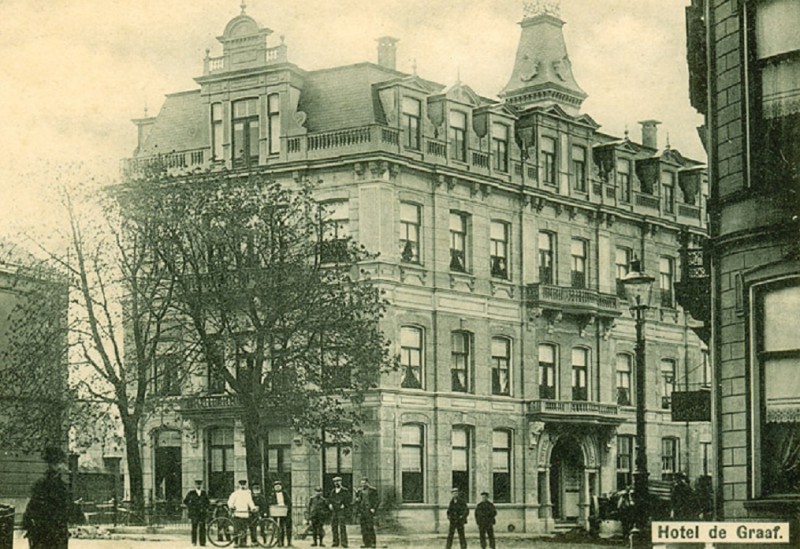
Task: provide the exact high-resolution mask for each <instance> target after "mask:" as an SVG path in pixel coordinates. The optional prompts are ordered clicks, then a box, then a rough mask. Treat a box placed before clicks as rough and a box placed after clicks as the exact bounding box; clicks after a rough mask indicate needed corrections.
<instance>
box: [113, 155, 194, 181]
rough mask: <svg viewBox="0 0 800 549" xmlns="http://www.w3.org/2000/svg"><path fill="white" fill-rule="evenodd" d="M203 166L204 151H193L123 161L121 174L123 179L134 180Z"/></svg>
mask: <svg viewBox="0 0 800 549" xmlns="http://www.w3.org/2000/svg"><path fill="white" fill-rule="evenodd" d="M205 165H206V149H194V150H189V151H180V152H171V153H166V154H157V155H154V156H146V157H142V158H128V159H125V160H123V161H122V174H123V176H125V177H134V178H135V177H138V176H144V175H155V174H159V173H175V172H186V171H189V170H193V169H202V168H204V167H205Z"/></svg>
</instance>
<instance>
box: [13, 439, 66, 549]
mask: <svg viewBox="0 0 800 549" xmlns="http://www.w3.org/2000/svg"><path fill="white" fill-rule="evenodd" d="M42 457H43V458H44V460H45V462H46V463H47V473H45V476H44V477H42V478H40V479H39V480H37V481H36V483H35V484H34V485H33V488H32V489H31V499H30V501H28V506H27V507H26V508H25V514H23V515H22V528H23V529H24V530H25V532H26V534H25V535H26V536H27V538H28V544H29V545H30V548H31V549H66V548H67V546H68V544H69V529H68V527H67V522H68V520H69V514H70V510H71V508H72V500H71V498H70V497H69V491H68V490H67V485H66V484H65V483H64V481H63V480H62V479H61V473H62V472H63V471H65V470H66V463H65V462H66V455H65V453H64V451H63V450H62V449H61V448H57V447H48V448H46V449H45V450H44V453H43V455H42Z"/></svg>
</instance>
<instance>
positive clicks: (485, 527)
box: [475, 492, 497, 549]
mask: <svg viewBox="0 0 800 549" xmlns="http://www.w3.org/2000/svg"><path fill="white" fill-rule="evenodd" d="M496 516H497V509H495V506H494V503H492V502H491V501H489V492H481V502H480V503H479V504H478V506H477V507H476V508H475V522H477V523H478V532H479V533H480V536H481V547H482V548H483V549H486V538H487V537H488V538H489V547H491V548H492V549H494V522H495V517H496Z"/></svg>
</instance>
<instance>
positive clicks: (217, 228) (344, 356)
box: [120, 172, 396, 479]
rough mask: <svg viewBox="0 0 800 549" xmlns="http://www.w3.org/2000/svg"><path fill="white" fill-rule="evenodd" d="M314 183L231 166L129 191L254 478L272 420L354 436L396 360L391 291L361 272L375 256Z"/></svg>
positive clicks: (316, 433) (130, 206) (128, 205)
mask: <svg viewBox="0 0 800 549" xmlns="http://www.w3.org/2000/svg"><path fill="white" fill-rule="evenodd" d="M311 191H312V189H311V187H310V186H309V185H301V186H300V187H299V188H296V189H288V188H285V187H283V186H281V185H279V184H277V183H275V182H273V181H270V180H268V179H267V178H266V177H263V176H259V175H250V176H249V177H245V178H242V177H236V176H230V175H228V174H226V173H224V172H223V173H218V174H201V175H194V176H192V177H191V178H189V179H177V180H175V179H170V178H161V179H158V178H149V179H144V180H140V181H137V182H131V183H130V184H128V185H127V186H126V187H125V189H124V191H122V192H121V193H120V196H121V197H122V201H123V202H124V204H125V206H124V209H125V210H126V211H127V212H128V213H129V215H131V216H132V218H134V219H136V220H139V221H141V222H142V224H143V225H144V226H152V227H154V228H155V230H154V231H153V232H152V233H150V234H151V235H152V236H153V237H154V243H153V249H154V250H155V251H156V253H157V254H158V258H159V260H160V261H161V263H163V265H164V266H165V268H166V269H168V270H169V271H170V273H171V275H172V281H173V283H174V285H175V286H174V297H175V299H174V304H175V305H176V314H177V315H179V316H180V317H182V318H185V319H186V321H187V322H188V323H189V324H190V326H191V328H192V329H191V332H192V334H193V336H194V337H195V338H196V344H197V346H198V348H199V349H201V350H202V353H203V355H204V357H205V361H206V363H207V364H208V368H209V373H210V374H211V375H212V378H213V377H217V378H218V379H219V381H220V382H221V383H224V384H225V385H226V386H227V388H228V391H230V392H231V393H233V394H234V395H236V396H237V397H238V402H239V405H240V410H241V413H240V416H239V418H240V420H241V422H242V424H243V427H244V432H245V445H246V451H247V470H248V476H249V477H250V478H253V479H255V478H259V477H260V475H261V471H262V454H261V444H262V438H263V433H264V432H265V430H266V429H267V428H268V427H269V426H277V425H281V426H287V427H291V428H293V429H294V430H295V431H296V432H299V433H300V434H301V435H302V436H304V437H305V438H306V439H307V440H309V441H310V442H312V443H315V444H316V443H319V442H320V437H321V436H322V435H321V434H322V433H323V432H324V433H326V434H327V435H328V436H333V437H334V438H336V437H345V436H352V434H354V433H357V432H358V430H359V426H360V425H361V424H362V422H363V419H364V417H363V410H362V409H361V406H360V405H361V404H362V402H363V399H364V397H365V394H366V393H367V391H369V389H370V388H373V387H375V386H376V384H377V383H378V380H379V377H380V375H381V372H382V371H384V370H386V369H390V368H395V367H396V360H395V359H394V358H393V357H392V356H391V354H390V352H389V345H388V342H387V341H386V340H385V338H384V336H383V333H382V332H381V329H380V320H381V318H382V315H383V312H384V308H385V301H384V300H383V299H382V298H381V296H380V292H379V291H378V290H377V289H376V288H375V287H374V286H373V285H372V284H371V283H370V282H369V281H368V280H367V279H366V278H365V277H363V275H362V274H361V273H360V271H359V268H358V264H359V262H360V261H362V260H365V259H367V258H369V257H370V256H369V254H368V253H367V252H366V251H365V250H364V249H363V248H361V247H359V246H357V245H356V244H355V243H353V242H352V241H350V240H349V239H346V238H340V237H339V236H340V233H339V232H338V231H337V227H336V226H335V222H333V221H329V220H328V219H327V218H326V212H325V211H324V209H323V208H322V207H320V206H319V205H318V204H317V203H316V202H315V201H314V199H313V197H312V194H311Z"/></svg>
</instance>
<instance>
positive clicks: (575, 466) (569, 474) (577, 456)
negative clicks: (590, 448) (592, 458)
mask: <svg viewBox="0 0 800 549" xmlns="http://www.w3.org/2000/svg"><path fill="white" fill-rule="evenodd" d="M582 484H583V455H582V453H581V448H580V444H579V443H578V441H577V440H575V439H574V438H572V437H561V438H559V439H558V442H556V445H555V447H554V448H553V452H552V453H551V454H550V501H551V503H552V504H553V518H554V519H556V520H565V521H577V520H578V518H579V517H580V502H581V501H580V500H581V487H582Z"/></svg>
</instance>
